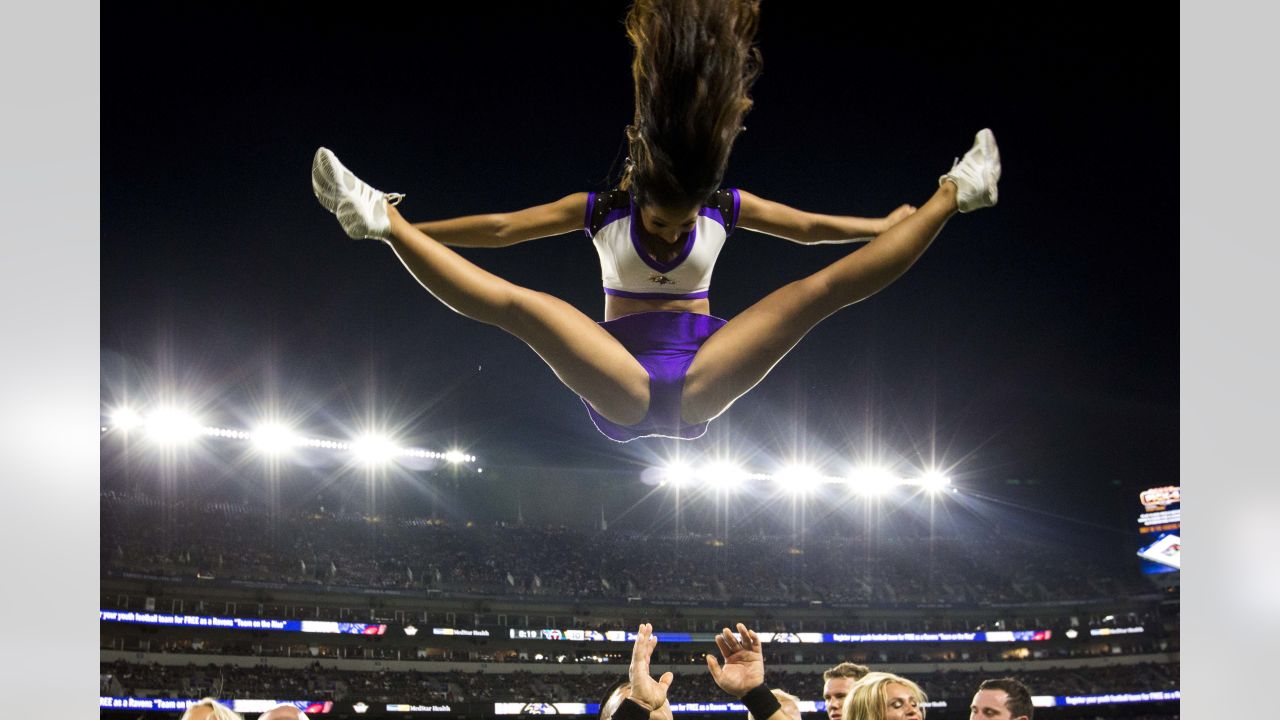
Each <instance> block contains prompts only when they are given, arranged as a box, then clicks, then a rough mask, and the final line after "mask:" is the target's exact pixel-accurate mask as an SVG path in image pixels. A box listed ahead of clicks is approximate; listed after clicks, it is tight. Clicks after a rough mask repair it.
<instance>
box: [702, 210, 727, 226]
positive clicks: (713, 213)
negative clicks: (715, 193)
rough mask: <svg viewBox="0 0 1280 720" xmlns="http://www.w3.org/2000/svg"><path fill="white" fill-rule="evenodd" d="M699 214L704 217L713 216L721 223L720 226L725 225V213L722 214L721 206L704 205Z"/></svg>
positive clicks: (713, 218)
mask: <svg viewBox="0 0 1280 720" xmlns="http://www.w3.org/2000/svg"><path fill="white" fill-rule="evenodd" d="M698 214H699V215H701V216H702V217H706V218H711V219H712V220H715V221H716V222H718V223H720V227H724V226H725V225H724V215H723V214H721V212H720V208H713V207H704V208H702V209H701V210H699V211H698Z"/></svg>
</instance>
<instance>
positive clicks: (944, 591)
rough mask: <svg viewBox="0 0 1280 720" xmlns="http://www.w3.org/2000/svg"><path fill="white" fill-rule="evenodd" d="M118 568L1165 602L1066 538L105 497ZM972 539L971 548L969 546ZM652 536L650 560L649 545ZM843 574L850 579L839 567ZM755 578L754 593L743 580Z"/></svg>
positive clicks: (106, 542)
mask: <svg viewBox="0 0 1280 720" xmlns="http://www.w3.org/2000/svg"><path fill="white" fill-rule="evenodd" d="M101 528H102V536H101V537H102V542H101V548H102V553H103V557H102V565H103V568H104V570H106V571H108V572H112V571H115V572H137V573H148V574H163V575H173V576H179V577H186V578H193V579H194V578H196V577H197V576H198V577H201V578H206V579H208V578H216V579H239V580H260V581H271V582H284V583H289V584H297V585H303V586H316V585H328V586H335V587H339V586H340V587H356V588H398V589H412V590H423V589H434V590H439V591H441V592H444V593H475V594H482V595H488V596H532V597H537V596H542V597H552V598H565V599H576V598H582V599H596V598H617V599H623V598H627V597H642V598H644V600H646V601H650V600H681V601H727V602H735V601H737V602H740V601H744V600H755V601H778V602H798V601H813V600H821V601H824V602H827V603H858V604H862V603H866V604H885V605H895V604H931V603H948V604H966V603H1034V602H1044V601H1064V602H1066V601H1072V600H1083V599H1092V598H1116V597H1126V596H1132V595H1137V594H1142V593H1150V592H1151V588H1150V586H1149V585H1147V584H1146V583H1144V582H1143V580H1142V578H1140V577H1138V576H1137V575H1136V573H1134V572H1132V569H1131V568H1130V569H1129V570H1127V571H1126V570H1124V569H1122V568H1120V567H1118V566H1116V565H1107V564H1105V563H1104V562H1102V559H1101V558H1088V557H1081V556H1079V555H1078V554H1074V553H1072V552H1070V551H1068V550H1066V549H1063V548H1059V547H1056V546H1054V545H1052V544H1041V543H1036V542H1032V541H1029V540H1024V539H1019V538H1011V537H999V536H995V535H991V534H984V535H978V534H976V533H975V534H974V535H972V536H966V537H964V538H952V539H951V540H954V541H951V542H948V538H938V537H920V536H911V535H907V536H894V535H893V534H892V532H891V531H884V532H881V531H877V532H876V533H875V534H874V535H873V536H867V535H863V534H859V533H857V532H853V533H851V534H847V535H845V536H840V537H808V538H805V539H804V540H802V541H799V540H796V539H795V538H792V537H779V536H768V535H760V534H750V535H748V534H744V535H741V536H736V537H733V536H731V537H728V538H722V537H712V536H707V535H700V534H693V533H686V534H682V535H680V536H660V535H657V536H655V535H647V536H638V535H636V534H634V533H631V532H626V531H620V530H610V531H591V530H581V529H569V528H564V527H524V526H506V525H503V524H497V525H489V526H472V525H470V524H467V523H464V524H461V525H458V524H450V523H445V522H442V521H435V520H423V519H410V518H395V517H364V516H349V515H348V516H342V515H336V514H333V513H322V512H319V511H315V512H312V511H307V512H298V513H292V514H289V513H285V514H279V513H277V514H274V515H272V516H270V517H268V516H267V515H266V513H265V512H264V511H260V510H255V509H252V508H250V507H249V506H245V505H232V504H225V503H224V504H217V505H213V504H196V503H178V504H162V503H158V502H156V501H154V500H149V499H146V498H139V497H136V496H126V495H118V494H115V493H110V492H108V493H104V494H103V496H102V502H101ZM961 540H962V541H961ZM638 543H643V547H644V552H636V551H635V550H636V548H637V547H638ZM834 568H839V571H838V572H837V571H834V570H833V569H834ZM743 576H749V577H752V578H753V583H752V585H751V589H750V595H749V596H746V595H744V592H745V589H744V588H742V587H741V586H740V584H738V583H736V582H735V578H739V577H743Z"/></svg>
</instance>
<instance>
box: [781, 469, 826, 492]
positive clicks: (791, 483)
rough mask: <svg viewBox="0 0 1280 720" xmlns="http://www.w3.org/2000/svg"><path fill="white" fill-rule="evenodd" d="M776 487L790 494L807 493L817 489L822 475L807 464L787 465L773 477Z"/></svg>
mask: <svg viewBox="0 0 1280 720" xmlns="http://www.w3.org/2000/svg"><path fill="white" fill-rule="evenodd" d="M773 480H774V482H776V483H777V484H778V487H780V488H782V489H783V490H785V491H786V492H788V493H791V494H792V495H807V494H809V493H810V492H813V491H814V490H817V489H818V486H819V485H820V484H821V483H822V475H821V474H820V473H819V472H818V471H817V470H815V469H813V468H811V467H809V466H807V465H788V466H787V467H785V468H783V469H782V470H781V471H779V472H778V474H777V475H775V476H774V478H773Z"/></svg>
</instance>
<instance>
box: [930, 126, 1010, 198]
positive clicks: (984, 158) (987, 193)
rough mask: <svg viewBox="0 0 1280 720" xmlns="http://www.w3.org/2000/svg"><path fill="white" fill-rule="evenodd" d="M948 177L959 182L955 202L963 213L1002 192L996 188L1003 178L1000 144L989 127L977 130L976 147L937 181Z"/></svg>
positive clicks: (974, 145) (996, 196) (974, 140)
mask: <svg viewBox="0 0 1280 720" xmlns="http://www.w3.org/2000/svg"><path fill="white" fill-rule="evenodd" d="M947 180H950V181H952V182H954V183H955V184H956V189H957V190H958V191H959V192H957V193H956V204H957V205H959V206H960V212H962V213H967V212H972V211H974V210H977V209H978V208H984V207H991V206H992V205H995V204H996V200H997V199H998V198H999V196H1000V193H999V192H998V190H997V188H996V183H998V182H1000V148H998V147H996V136H995V135H994V134H993V133H992V132H991V131H990V130H988V129H985V128H984V129H982V130H979V131H978V134H977V135H976V136H975V137H974V138H973V147H972V148H970V149H969V152H967V153H965V154H964V158H963V159H961V160H957V161H956V163H955V164H954V165H953V166H952V167H951V172H949V173H947V174H946V175H943V176H942V177H940V178H938V185H939V186H941V185H942V183H943V182H945V181H947Z"/></svg>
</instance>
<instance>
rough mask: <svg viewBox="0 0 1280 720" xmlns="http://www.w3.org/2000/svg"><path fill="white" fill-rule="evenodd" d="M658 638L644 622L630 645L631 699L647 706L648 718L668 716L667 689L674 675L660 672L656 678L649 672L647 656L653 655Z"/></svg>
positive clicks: (629, 675) (669, 687) (669, 707)
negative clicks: (633, 643) (633, 642)
mask: <svg viewBox="0 0 1280 720" xmlns="http://www.w3.org/2000/svg"><path fill="white" fill-rule="evenodd" d="M657 644H658V638H656V637H654V636H653V625H651V624H649V623H644V624H642V625H641V626H640V629H639V630H638V631H637V632H636V643H635V645H633V646H632V647H631V667H630V668H629V669H628V671H627V674H628V679H629V680H630V681H631V699H632V700H635V701H636V702H638V703H640V704H641V705H644V706H646V707H648V708H649V717H650V718H670V717H671V706H670V705H668V704H667V690H669V689H671V681H672V680H674V679H675V675H673V674H671V673H670V672H665V673H662V677H660V678H658V679H657V680H654V679H653V676H652V675H650V674H649V658H651V657H653V648H654V646H656V645H657Z"/></svg>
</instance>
